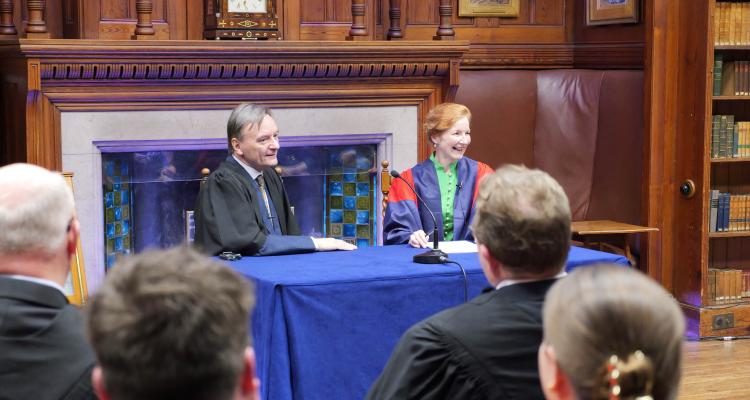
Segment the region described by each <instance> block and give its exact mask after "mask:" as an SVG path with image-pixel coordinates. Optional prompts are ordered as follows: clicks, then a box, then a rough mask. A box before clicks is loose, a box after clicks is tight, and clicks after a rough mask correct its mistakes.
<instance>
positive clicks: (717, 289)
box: [708, 268, 750, 304]
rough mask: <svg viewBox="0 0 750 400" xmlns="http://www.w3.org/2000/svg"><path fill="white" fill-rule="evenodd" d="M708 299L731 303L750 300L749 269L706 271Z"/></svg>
mask: <svg viewBox="0 0 750 400" xmlns="http://www.w3.org/2000/svg"><path fill="white" fill-rule="evenodd" d="M708 298H709V299H711V300H713V302H714V303H717V304H722V303H731V302H737V301H743V300H746V299H747V298H750V269H717V268H709V269H708Z"/></svg>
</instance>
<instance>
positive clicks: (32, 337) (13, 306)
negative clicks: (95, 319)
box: [0, 275, 96, 400]
mask: <svg viewBox="0 0 750 400" xmlns="http://www.w3.org/2000/svg"><path fill="white" fill-rule="evenodd" d="M94 363H95V358H94V353H93V351H92V350H91V348H90V347H89V345H88V343H87V341H86V337H85V333H84V324H83V319H82V318H81V316H80V314H79V312H78V310H77V309H76V308H75V307H74V306H72V305H70V304H69V303H68V300H67V299H66V298H65V296H64V295H63V294H62V293H60V291H59V290H57V289H55V288H52V287H49V286H45V285H41V284H38V283H34V282H28V281H22V280H18V279H12V278H8V277H3V276H2V275H0V399H2V400H11V399H12V400H16V399H17V400H26V399H34V400H45V399H49V400H58V399H96V396H95V395H94V394H93V390H92V388H91V370H92V369H93V368H94Z"/></svg>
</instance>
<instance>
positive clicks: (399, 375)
mask: <svg viewBox="0 0 750 400" xmlns="http://www.w3.org/2000/svg"><path fill="white" fill-rule="evenodd" d="M476 208H477V211H476V215H475V217H474V221H473V224H472V230H473V233H474V237H475V238H476V242H477V244H478V256H479V261H480V264H481V265H482V269H483V271H484V274H485V277H486V278H487V280H488V281H489V283H490V284H492V286H493V288H491V289H490V290H489V291H488V292H486V293H484V294H482V295H479V296H477V297H476V298H474V299H473V300H471V301H469V302H468V303H465V304H462V305H459V306H457V307H454V308H450V309H448V310H445V311H443V312H440V313H438V314H436V315H434V316H432V317H430V318H428V319H426V320H424V321H422V322H419V323H417V324H416V325H414V326H413V327H411V328H410V329H409V330H408V331H407V332H406V333H405V334H404V335H403V337H402V338H401V340H400V341H399V343H398V344H397V345H396V348H395V349H394V351H393V354H392V355H391V358H390V360H389V361H388V363H387V365H386V366H385V369H384V370H383V372H382V373H381V375H380V377H379V378H378V379H377V380H376V381H375V383H374V384H373V386H372V387H371V388H370V392H369V393H368V395H367V399H523V400H529V399H544V395H543V393H542V389H541V386H540V383H539V373H538V370H537V350H538V348H539V345H540V343H541V342H542V315H541V314H542V305H543V302H544V296H545V294H546V293H547V290H548V289H549V288H550V287H551V286H552V285H553V284H554V283H555V282H556V281H557V280H558V279H559V278H560V277H562V276H564V275H565V272H564V269H563V267H564V265H565V262H566V260H567V255H568V251H569V248H570V208H569V205H568V199H567V196H565V192H564V191H563V189H562V188H561V187H560V185H559V184H558V183H557V182H555V180H554V179H553V178H552V177H550V176H549V175H547V174H546V173H544V172H542V171H539V170H528V169H526V168H525V167H520V166H513V165H511V166H506V167H503V168H501V169H499V170H497V171H496V172H495V173H493V174H491V175H488V176H487V177H486V178H485V179H484V180H483V181H482V183H481V185H480V189H479V196H478V198H477V203H476Z"/></svg>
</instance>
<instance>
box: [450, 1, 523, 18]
mask: <svg viewBox="0 0 750 400" xmlns="http://www.w3.org/2000/svg"><path fill="white" fill-rule="evenodd" d="M520 2H521V0H458V15H459V16H461V17H517V16H518V10H519V8H520V4H519V3H520Z"/></svg>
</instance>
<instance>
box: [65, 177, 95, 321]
mask: <svg viewBox="0 0 750 400" xmlns="http://www.w3.org/2000/svg"><path fill="white" fill-rule="evenodd" d="M63 176H64V177H65V182H67V183H68V187H70V190H71V191H73V173H72V172H63ZM63 289H64V290H65V296H66V297H67V298H68V302H69V303H70V304H75V305H77V306H79V307H80V306H83V305H84V304H86V301H87V300H88V294H89V291H88V285H87V284H86V268H85V267H84V264H83V248H81V239H80V238H78V243H77V244H76V252H75V254H73V257H71V258H70V274H69V275H68V278H67V280H66V281H65V285H64V286H63Z"/></svg>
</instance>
